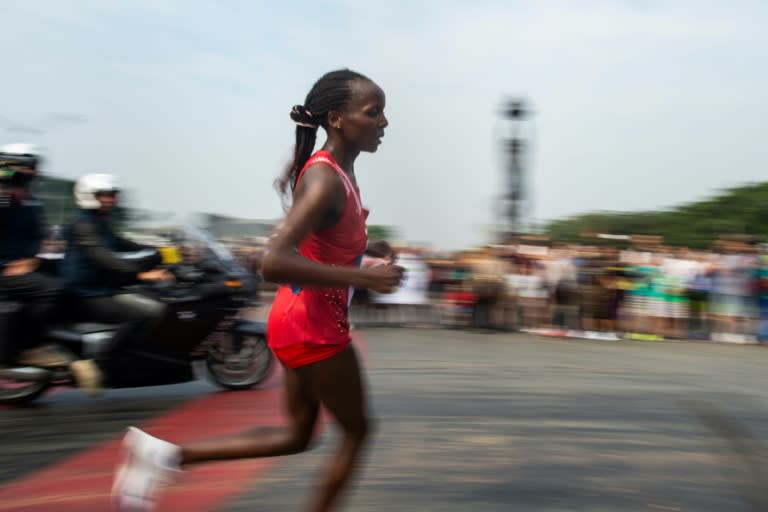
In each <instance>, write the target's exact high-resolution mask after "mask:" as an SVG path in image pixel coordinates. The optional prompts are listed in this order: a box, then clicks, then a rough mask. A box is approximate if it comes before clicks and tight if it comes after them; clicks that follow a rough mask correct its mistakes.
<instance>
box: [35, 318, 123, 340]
mask: <svg viewBox="0 0 768 512" xmlns="http://www.w3.org/2000/svg"><path fill="white" fill-rule="evenodd" d="M118 327H119V325H117V324H105V323H98V322H78V323H74V324H65V325H54V326H51V328H49V329H48V334H49V335H50V336H51V337H53V338H58V339H65V340H71V341H82V340H84V339H87V338H89V337H92V335H94V334H96V335H98V333H104V334H105V335H106V334H107V333H111V332H113V331H115V330H116V329H117V328H118Z"/></svg>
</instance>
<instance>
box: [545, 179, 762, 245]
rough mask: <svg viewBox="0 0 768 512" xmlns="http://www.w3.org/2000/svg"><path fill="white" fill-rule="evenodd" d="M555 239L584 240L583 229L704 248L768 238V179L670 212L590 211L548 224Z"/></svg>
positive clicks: (548, 232) (594, 232)
mask: <svg viewBox="0 0 768 512" xmlns="http://www.w3.org/2000/svg"><path fill="white" fill-rule="evenodd" d="M544 232H545V234H547V235H548V236H549V237H550V239H551V240H553V241H561V242H583V241H584V239H585V238H584V236H582V235H583V234H584V233H591V234H596V233H612V234H626V235H633V234H637V235H661V236H662V237H663V238H664V243H665V244H669V245H677V246H686V247H692V248H705V247H709V246H711V245H712V243H713V242H714V241H715V240H717V239H718V238H719V237H720V236H721V235H734V234H744V235H751V236H752V237H754V238H755V239H757V240H768V182H765V183H757V184H750V185H745V186H742V187H736V188H731V189H727V190H725V191H723V192H722V193H720V194H718V195H717V196H715V197H713V198H711V199H707V200H704V201H699V202H695V203H690V204H686V205H682V206H679V207H677V208H673V209H670V210H662V211H651V212H635V213H616V212H608V213H588V214H583V215H578V216H575V217H570V218H566V219H561V220H555V221H553V222H550V223H548V224H547V225H546V226H545V228H544Z"/></svg>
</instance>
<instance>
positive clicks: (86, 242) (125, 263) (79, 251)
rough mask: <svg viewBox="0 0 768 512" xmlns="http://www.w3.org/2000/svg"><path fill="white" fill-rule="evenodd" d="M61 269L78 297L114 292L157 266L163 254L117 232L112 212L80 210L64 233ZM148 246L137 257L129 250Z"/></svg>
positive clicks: (136, 250) (112, 293)
mask: <svg viewBox="0 0 768 512" xmlns="http://www.w3.org/2000/svg"><path fill="white" fill-rule="evenodd" d="M65 238H66V242H67V249H66V254H65V256H64V263H63V265H62V273H63V277H64V281H65V284H66V287H67V289H69V290H70V291H71V292H73V293H74V294H76V295H78V296H80V297H101V296H107V295H114V294H115V293H117V292H119V291H120V290H121V288H122V287H124V286H125V285H128V284H132V283H136V282H137V274H139V273H140V272H144V271H147V270H150V269H152V268H154V267H156V266H157V265H158V264H160V262H161V260H162V257H161V256H160V254H159V253H158V252H157V251H156V250H155V249H154V248H153V247H147V246H144V245H141V244H137V243H135V242H133V241H131V240H128V239H126V238H124V237H121V236H119V235H118V234H117V233H116V232H115V229H114V226H113V223H112V218H111V215H109V214H107V215H105V214H103V213H100V212H99V211H98V210H81V211H80V213H79V214H78V215H77V217H76V218H75V220H74V222H72V224H71V225H70V226H69V227H68V229H67V230H66V234H65ZM143 250H150V251H151V252H150V253H148V255H146V256H144V257H141V258H138V257H132V256H135V254H134V255H130V254H129V253H136V252H138V251H143Z"/></svg>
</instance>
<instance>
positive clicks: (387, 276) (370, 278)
mask: <svg viewBox="0 0 768 512" xmlns="http://www.w3.org/2000/svg"><path fill="white" fill-rule="evenodd" d="M365 273H366V285H365V288H368V289H369V290H371V291H374V292H376V293H392V292H394V291H395V290H396V289H397V287H398V286H399V285H400V282H401V281H402V280H403V274H404V273H405V269H404V268H403V267H399V266H397V265H377V266H375V267H370V268H367V269H365Z"/></svg>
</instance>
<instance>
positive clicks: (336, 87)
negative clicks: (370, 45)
mask: <svg viewBox="0 0 768 512" xmlns="http://www.w3.org/2000/svg"><path fill="white" fill-rule="evenodd" d="M355 80H366V81H370V79H369V78H368V77H366V76H364V75H361V74H360V73H356V72H355V71H351V70H349V69H339V70H336V71H331V72H330V73H326V74H325V75H323V76H322V77H321V78H320V79H319V80H318V81H317V82H315V85H313V86H312V89H311V90H310V91H309V94H307V98H306V99H305V100H304V105H295V106H294V107H293V109H291V119H292V120H293V122H294V123H296V147H295V148H294V151H293V161H292V162H291V164H290V165H289V166H288V167H287V169H286V171H285V173H284V174H283V175H282V176H280V177H279V178H278V179H277V181H276V182H275V185H276V187H277V190H278V193H279V194H280V196H281V197H283V199H284V200H287V199H288V195H289V193H288V187H289V186H290V190H291V192H292V191H293V189H294V188H295V187H296V179H297V178H298V177H299V172H301V169H302V168H303V167H304V164H306V163H307V160H309V157H310V156H312V152H313V151H314V149H315V140H316V137H317V128H318V126H322V127H323V129H324V130H326V131H327V130H328V113H329V112H330V111H332V110H335V111H339V112H340V111H343V110H344V107H345V106H346V105H347V102H348V101H349V99H350V97H351V96H352V88H351V87H350V83H351V82H353V81H355Z"/></svg>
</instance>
